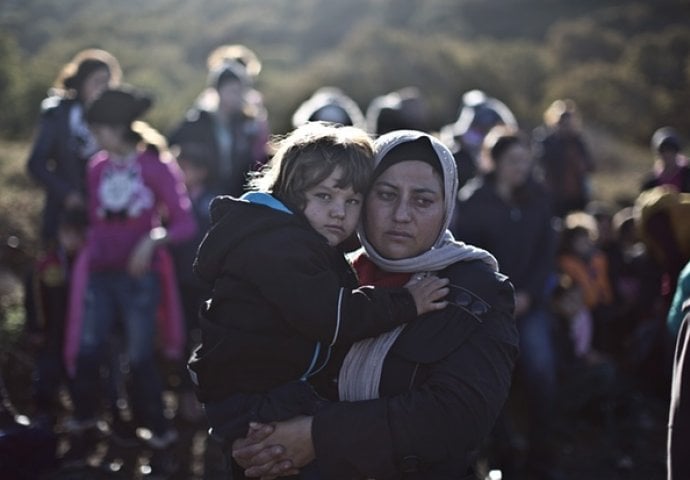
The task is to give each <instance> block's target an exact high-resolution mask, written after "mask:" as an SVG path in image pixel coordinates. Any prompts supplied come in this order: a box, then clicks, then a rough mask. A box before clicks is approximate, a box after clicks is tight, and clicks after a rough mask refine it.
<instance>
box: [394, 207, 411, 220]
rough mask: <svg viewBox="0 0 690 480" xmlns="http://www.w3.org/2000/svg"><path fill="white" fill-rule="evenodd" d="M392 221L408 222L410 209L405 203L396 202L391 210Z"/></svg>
mask: <svg viewBox="0 0 690 480" xmlns="http://www.w3.org/2000/svg"><path fill="white" fill-rule="evenodd" d="M393 219H394V220H395V221H396V222H408V221H409V220H410V208H409V206H408V205H407V202H398V203H397V204H396V205H395V208H394V209H393Z"/></svg>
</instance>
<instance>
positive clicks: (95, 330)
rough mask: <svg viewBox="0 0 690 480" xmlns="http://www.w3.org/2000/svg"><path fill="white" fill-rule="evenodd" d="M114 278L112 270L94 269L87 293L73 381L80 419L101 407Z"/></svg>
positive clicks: (87, 416)
mask: <svg viewBox="0 0 690 480" xmlns="http://www.w3.org/2000/svg"><path fill="white" fill-rule="evenodd" d="M113 281H114V279H113V277H112V275H110V274H101V273H92V274H91V277H90V279H89V285H88V287H87V291H86V294H85V299H84V316H83V320H82V331H81V338H80V343H79V356H78V359H77V375H76V378H75V381H74V383H73V385H72V386H73V388H72V393H73V395H74V398H73V401H74V409H75V411H74V413H75V419H76V420H77V421H83V420H90V419H95V417H96V415H97V412H98V410H99V407H100V405H99V402H100V397H101V395H100V394H101V391H102V388H101V385H102V381H101V366H102V364H103V360H104V358H105V357H104V352H105V351H107V349H106V348H104V347H105V346H106V345H107V339H108V336H109V334H110V332H111V331H112V327H113V320H114V318H115V315H116V311H117V309H116V304H115V301H114V300H115V299H114V296H113Z"/></svg>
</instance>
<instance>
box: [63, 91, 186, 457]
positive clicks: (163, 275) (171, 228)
mask: <svg viewBox="0 0 690 480" xmlns="http://www.w3.org/2000/svg"><path fill="white" fill-rule="evenodd" d="M150 106H151V100H150V99H149V98H148V97H146V96H144V95H142V94H140V93H138V92H136V91H134V90H130V89H112V90H106V91H105V92H104V93H103V94H102V95H101V96H100V97H98V99H96V100H95V101H94V102H93V103H92V104H91V106H90V107H89V109H88V110H87V113H86V118H87V121H88V122H89V126H90V128H91V130H92V131H93V134H94V135H95V137H96V139H97V140H98V143H99V144H100V145H101V147H102V148H103V150H102V151H101V152H99V153H97V154H96V155H94V156H93V157H92V158H91V160H90V162H89V166H88V172H87V186H88V193H89V195H88V199H89V204H88V207H89V208H88V211H89V222H90V226H89V233H88V236H87V241H86V245H85V248H84V251H83V253H82V255H80V258H79V260H78V261H77V266H76V267H75V277H74V279H73V283H72V287H73V290H74V291H79V290H80V289H78V288H76V287H75V285H76V284H81V285H85V288H86V291H85V292H83V298H81V299H80V300H74V302H71V305H70V308H71V309H76V310H72V312H71V313H70V316H71V317H72V316H73V318H75V319H81V325H78V324H77V323H72V321H74V320H73V318H71V319H70V320H71V322H70V324H71V325H70V326H71V328H72V329H75V328H77V327H80V334H77V335H73V336H75V337H77V338H78V348H77V349H76V350H77V351H78V357H77V359H76V360H77V361H76V381H75V395H74V406H75V418H76V419H77V420H85V419H89V418H91V419H93V418H94V417H95V416H96V415H97V413H98V406H99V398H98V395H97V392H95V390H94V388H93V386H94V385H96V384H97V383H98V377H99V368H100V365H101V363H102V362H103V361H104V356H106V350H107V349H105V348H104V347H105V346H106V345H107V344H108V340H109V338H110V337H111V336H112V333H113V328H114V325H115V322H116V321H118V320H119V321H121V322H122V328H123V330H124V334H125V347H124V348H125V351H126V354H127V358H128V361H129V365H130V375H131V377H130V378H131V380H132V383H131V385H132V389H131V406H132V412H133V416H134V419H135V420H136V422H137V426H142V427H145V428H146V429H147V430H148V432H146V433H147V435H146V436H145V437H142V438H143V439H144V440H146V443H147V444H148V445H149V446H150V447H152V448H154V449H158V450H162V449H164V448H166V447H168V446H169V445H170V444H172V442H174V440H175V439H176V437H177V434H176V432H175V430H174V429H173V428H172V426H171V425H170V422H169V421H168V420H167V419H166V418H165V416H164V414H163V402H162V385H161V380H160V375H159V372H158V367H157V365H156V361H155V360H156V359H155V355H154V353H155V343H154V340H155V336H156V333H158V325H157V324H156V319H157V312H158V307H159V300H160V301H161V303H163V304H165V306H167V307H169V309H168V310H167V312H168V315H166V316H165V317H164V318H166V319H177V320H180V313H179V305H178V304H177V296H176V295H177V290H176V285H175V279H174V270H173V268H172V261H171V259H170V257H169V254H167V252H166V251H165V250H164V249H163V248H162V246H163V245H166V244H168V243H177V242H181V241H184V240H186V239H188V238H191V237H192V236H193V235H194V234H195V232H196V224H195V223H194V217H193V216H192V214H191V211H190V207H191V204H190V201H189V197H188V196H187V192H186V189H185V187H184V184H183V182H182V175H181V173H180V171H179V168H178V167H177V164H176V163H175V161H174V159H173V158H172V157H171V156H170V155H169V154H167V152H166V151H165V150H164V142H162V141H161V139H162V137H161V136H160V134H158V133H157V132H156V131H155V130H153V129H151V128H150V127H148V126H147V125H146V124H144V123H142V122H135V120H136V119H137V118H139V117H140V116H142V115H143V114H144V113H145V112H146V111H147V110H148V109H149V108H150ZM163 215H165V227H164V226H163V223H162V216H163ZM79 267H82V269H83V270H79V273H77V271H76V270H78V269H79ZM84 277H88V278H87V279H85V278H84ZM73 299H74V297H73ZM175 307H177V308H175ZM79 308H83V315H79V311H78V309H79ZM175 313H176V314H177V315H175ZM75 324H76V327H75V326H74V325H75ZM177 327H178V328H179V329H180V331H181V325H177ZM73 331H74V330H70V332H73ZM163 332H164V330H161V333H163ZM178 340H181V336H180V338H178ZM181 343H182V342H181V341H179V345H169V347H170V348H171V350H170V351H168V352H166V353H170V354H173V353H175V352H173V351H172V350H174V349H175V347H177V348H178V349H179V350H180V351H178V352H177V354H178V355H179V354H181V346H182V345H181ZM74 353H75V351H74V350H73V349H71V348H70V349H69V350H67V353H66V361H67V362H68V368H73V366H74V358H73V356H72V355H73V354H74Z"/></svg>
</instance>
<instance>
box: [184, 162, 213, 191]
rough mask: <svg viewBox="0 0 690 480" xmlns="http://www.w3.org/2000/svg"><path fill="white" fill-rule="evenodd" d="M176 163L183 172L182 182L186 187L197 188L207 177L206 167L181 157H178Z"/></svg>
mask: <svg viewBox="0 0 690 480" xmlns="http://www.w3.org/2000/svg"><path fill="white" fill-rule="evenodd" d="M178 163H179V165H180V169H181V170H182V173H183V174H184V183H185V185H186V186H187V188H189V189H192V188H197V187H200V186H202V185H204V183H206V178H207V177H208V169H207V168H205V167H202V166H199V165H196V164H194V163H193V162H188V161H187V160H184V159H183V158H180V159H179V161H178Z"/></svg>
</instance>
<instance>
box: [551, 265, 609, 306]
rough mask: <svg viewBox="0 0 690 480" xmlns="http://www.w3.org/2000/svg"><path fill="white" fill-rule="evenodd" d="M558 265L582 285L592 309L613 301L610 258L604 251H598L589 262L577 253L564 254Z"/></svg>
mask: <svg viewBox="0 0 690 480" xmlns="http://www.w3.org/2000/svg"><path fill="white" fill-rule="evenodd" d="M558 265H559V267H560V270H561V271H562V272H563V273H565V274H566V275H568V276H570V278H572V279H573V281H574V282H576V283H577V284H578V285H579V286H580V288H581V289H582V295H583V298H584V300H585V303H586V304H587V307H589V308H590V309H592V308H595V307H597V306H599V305H610V304H611V303H613V289H612V288H611V282H610V281H609V275H608V273H609V272H608V271H609V266H608V260H607V259H606V256H605V255H604V254H603V253H602V252H596V253H595V254H594V255H593V256H592V258H591V260H590V261H589V263H586V262H584V261H583V260H582V259H581V258H578V257H576V256H575V255H572V254H562V255H560V256H559V258H558Z"/></svg>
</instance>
